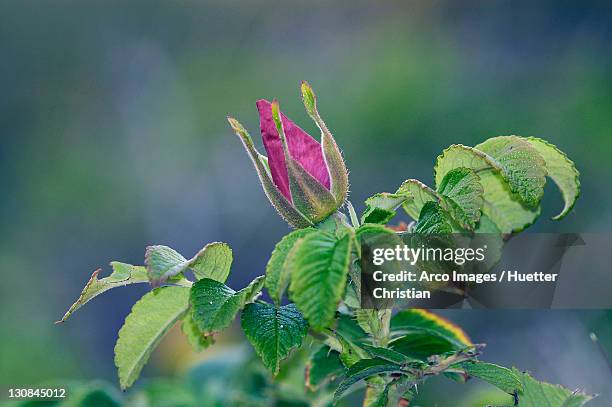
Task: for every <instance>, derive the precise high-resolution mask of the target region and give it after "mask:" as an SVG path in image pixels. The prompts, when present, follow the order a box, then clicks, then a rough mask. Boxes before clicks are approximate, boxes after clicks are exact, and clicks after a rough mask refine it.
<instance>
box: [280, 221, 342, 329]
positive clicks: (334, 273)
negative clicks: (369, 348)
mask: <svg viewBox="0 0 612 407" xmlns="http://www.w3.org/2000/svg"><path fill="white" fill-rule="evenodd" d="M351 241H352V236H350V235H349V234H346V235H344V237H342V238H341V239H336V237H335V236H333V235H330V234H328V233H323V232H318V233H311V234H309V235H308V236H306V237H304V238H303V239H300V240H299V241H298V243H297V244H296V245H295V246H294V248H293V249H292V250H291V253H290V254H289V257H288V259H287V261H288V262H289V263H288V264H290V267H291V269H292V270H293V271H292V274H291V283H290V287H289V288H290V292H291V298H292V300H293V301H294V302H295V304H296V305H297V307H298V309H299V310H300V311H301V312H302V314H303V315H304V317H305V318H306V320H308V322H309V323H310V326H311V327H312V328H314V329H316V330H322V329H324V328H326V327H327V326H328V325H329V324H330V323H331V322H332V320H333V318H334V315H335V313H336V306H337V305H338V303H339V302H340V300H341V298H342V294H343V293H344V287H345V285H346V276H347V273H348V267H349V258H350V254H351Z"/></svg>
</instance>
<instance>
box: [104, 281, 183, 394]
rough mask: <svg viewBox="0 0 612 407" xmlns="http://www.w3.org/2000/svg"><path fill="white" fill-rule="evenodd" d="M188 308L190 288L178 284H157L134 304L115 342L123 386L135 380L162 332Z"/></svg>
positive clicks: (117, 364)
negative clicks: (158, 286) (165, 285)
mask: <svg viewBox="0 0 612 407" xmlns="http://www.w3.org/2000/svg"><path fill="white" fill-rule="evenodd" d="M188 308H189V289H188V288H186V287H178V286H169V287H161V288H157V289H155V290H153V291H150V292H148V293H147V294H145V295H144V296H143V297H142V298H141V299H140V300H139V301H138V302H137V303H136V304H134V307H133V308H132V312H130V314H129V315H128V316H127V318H126V319H125V323H124V324H123V327H121V329H120V330H119V339H117V344H116V345H115V365H116V366H117V369H118V371H119V384H120V386H121V388H122V389H126V388H127V387H129V386H131V385H132V384H133V383H134V381H135V380H136V379H137V378H138V375H139V374H140V371H141V370H142V367H143V366H144V365H145V363H146V362H147V360H148V359H149V356H150V355H151V352H152V351H153V349H155V347H156V346H157V344H158V343H159V341H160V340H161V338H162V336H163V335H164V334H165V333H166V332H167V331H168V329H170V328H171V327H172V325H174V323H175V322H176V321H178V320H179V319H181V318H182V317H183V316H184V315H185V313H186V312H187V310H188Z"/></svg>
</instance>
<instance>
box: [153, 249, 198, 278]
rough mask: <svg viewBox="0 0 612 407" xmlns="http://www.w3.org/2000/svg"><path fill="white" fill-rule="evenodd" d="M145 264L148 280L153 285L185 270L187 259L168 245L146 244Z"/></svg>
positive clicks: (187, 264)
mask: <svg viewBox="0 0 612 407" xmlns="http://www.w3.org/2000/svg"><path fill="white" fill-rule="evenodd" d="M145 266H146V268H147V274H148V275H149V281H151V284H153V285H154V286H157V285H160V284H161V283H163V282H164V281H166V280H167V279H168V278H170V277H173V276H176V275H178V274H180V273H182V272H183V271H185V270H186V269H187V267H188V266H189V261H188V260H187V259H185V258H184V257H183V256H182V255H181V254H180V253H178V252H177V251H176V250H174V249H172V248H170V247H168V246H161V245H156V246H147V249H146V251H145Z"/></svg>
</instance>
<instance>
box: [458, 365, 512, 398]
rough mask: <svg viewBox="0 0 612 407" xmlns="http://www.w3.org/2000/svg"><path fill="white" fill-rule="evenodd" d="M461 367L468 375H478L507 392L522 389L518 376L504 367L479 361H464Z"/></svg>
mask: <svg viewBox="0 0 612 407" xmlns="http://www.w3.org/2000/svg"><path fill="white" fill-rule="evenodd" d="M461 367H462V368H463V369H464V370H465V372H466V373H467V374H469V375H470V376H473V377H478V378H479V379H482V380H484V381H485V382H487V383H490V384H492V385H493V386H495V387H497V388H499V389H500V390H503V391H505V392H506V393H508V394H514V393H515V392H519V391H522V390H523V385H522V384H521V381H520V380H519V378H518V377H517V376H516V374H514V372H512V370H510V369H508V368H506V367H503V366H498V365H495V364H493V363H486V362H479V361H473V362H465V363H463V364H462V365H461Z"/></svg>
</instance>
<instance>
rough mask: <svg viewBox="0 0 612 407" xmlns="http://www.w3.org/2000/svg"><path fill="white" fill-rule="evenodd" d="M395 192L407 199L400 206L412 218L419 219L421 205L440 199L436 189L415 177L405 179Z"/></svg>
mask: <svg viewBox="0 0 612 407" xmlns="http://www.w3.org/2000/svg"><path fill="white" fill-rule="evenodd" d="M396 193H397V194H405V195H407V197H408V199H407V200H406V202H404V204H403V205H402V207H403V208H404V210H405V211H406V213H407V214H408V215H409V216H410V217H411V218H412V219H414V220H418V219H419V214H420V213H421V209H423V205H425V203H427V202H432V201H433V202H436V201H438V200H439V199H440V197H439V196H438V194H437V193H436V191H434V190H433V189H431V188H429V187H428V186H427V185H425V184H423V183H422V182H421V181H419V180H416V179H409V180H406V181H404V182H403V183H402V185H400V187H399V188H398V190H397V192H396Z"/></svg>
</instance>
